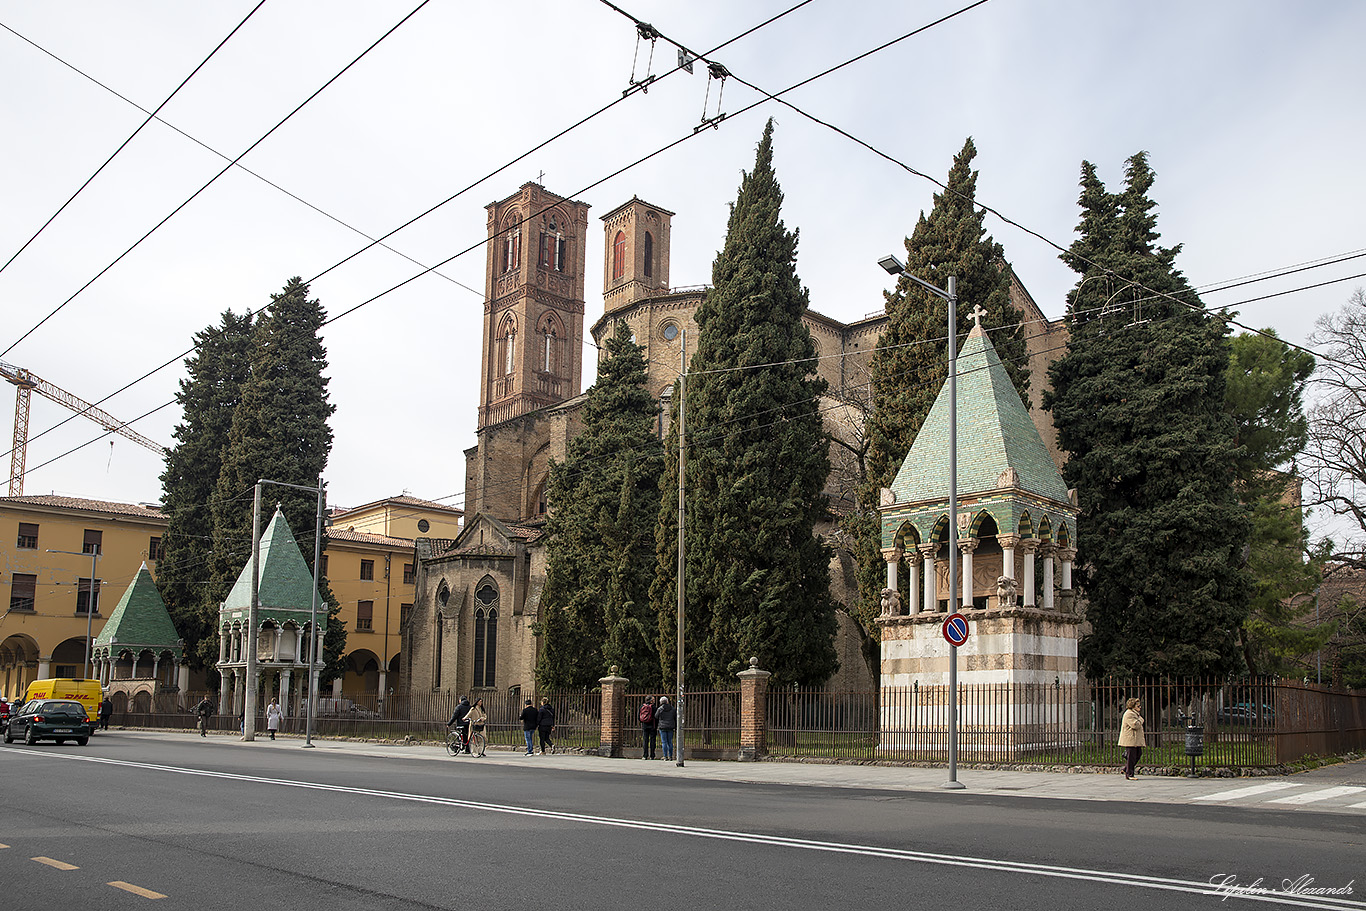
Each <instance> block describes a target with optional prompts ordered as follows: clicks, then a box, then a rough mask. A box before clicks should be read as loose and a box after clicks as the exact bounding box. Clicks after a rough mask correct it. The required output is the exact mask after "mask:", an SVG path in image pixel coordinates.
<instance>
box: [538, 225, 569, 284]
mask: <svg viewBox="0 0 1366 911" xmlns="http://www.w3.org/2000/svg"><path fill="white" fill-rule="evenodd" d="M564 250H565V240H564V232H563V231H561V230H560V227H559V224H558V223H557V222H556V220H555V219H554V218H551V219H549V220H548V221H547V222H546V223H545V225H544V226H543V227H542V228H541V246H540V254H539V262H540V265H541V267H542V268H545V269H554V270H555V271H556V272H563V271H564Z"/></svg>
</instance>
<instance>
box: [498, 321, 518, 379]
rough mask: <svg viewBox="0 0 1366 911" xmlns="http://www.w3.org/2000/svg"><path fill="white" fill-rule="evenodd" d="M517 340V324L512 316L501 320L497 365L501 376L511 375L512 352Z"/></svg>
mask: <svg viewBox="0 0 1366 911" xmlns="http://www.w3.org/2000/svg"><path fill="white" fill-rule="evenodd" d="M516 342H517V324H516V323H515V322H514V321H513V319H512V317H510V316H509V317H507V318H505V319H504V320H503V325H502V326H501V327H500V328H499V330H498V366H499V367H500V368H501V370H502V373H501V374H500V375H501V376H511V375H512V362H513V352H514V350H515V348H516Z"/></svg>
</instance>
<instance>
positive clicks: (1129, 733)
mask: <svg viewBox="0 0 1366 911" xmlns="http://www.w3.org/2000/svg"><path fill="white" fill-rule="evenodd" d="M1138 708H1139V702H1138V700H1137V699H1130V700H1129V701H1128V702H1126V703H1124V718H1123V719H1122V720H1121V721H1120V723H1119V745H1120V746H1122V747H1124V777H1125V779H1126V780H1128V781H1133V780H1134V777H1135V776H1137V775H1138V758H1139V757H1140V756H1141V755H1143V747H1144V745H1145V741H1144V736H1143V716H1142V715H1140V714H1139V713H1138Z"/></svg>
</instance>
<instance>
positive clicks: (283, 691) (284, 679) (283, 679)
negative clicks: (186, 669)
mask: <svg viewBox="0 0 1366 911" xmlns="http://www.w3.org/2000/svg"><path fill="white" fill-rule="evenodd" d="M684 645H685V646H686V645H687V643H684ZM291 673H292V672H291V671H290V669H289V668H285V669H283V670H282V671H280V711H282V712H288V711H289V678H290V674H291Z"/></svg>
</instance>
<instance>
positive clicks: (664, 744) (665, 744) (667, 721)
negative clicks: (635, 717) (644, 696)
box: [655, 696, 678, 759]
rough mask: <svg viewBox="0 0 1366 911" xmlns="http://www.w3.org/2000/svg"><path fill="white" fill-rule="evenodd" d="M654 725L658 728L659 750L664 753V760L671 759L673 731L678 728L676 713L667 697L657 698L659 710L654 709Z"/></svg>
mask: <svg viewBox="0 0 1366 911" xmlns="http://www.w3.org/2000/svg"><path fill="white" fill-rule="evenodd" d="M655 725H656V726H657V727H658V728H659V748H660V749H661V750H663V751H664V758H665V759H673V758H674V730H675V729H677V727H678V712H677V710H675V709H674V707H673V706H672V705H670V704H669V697H668V696H660V697H659V708H657V709H655Z"/></svg>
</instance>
